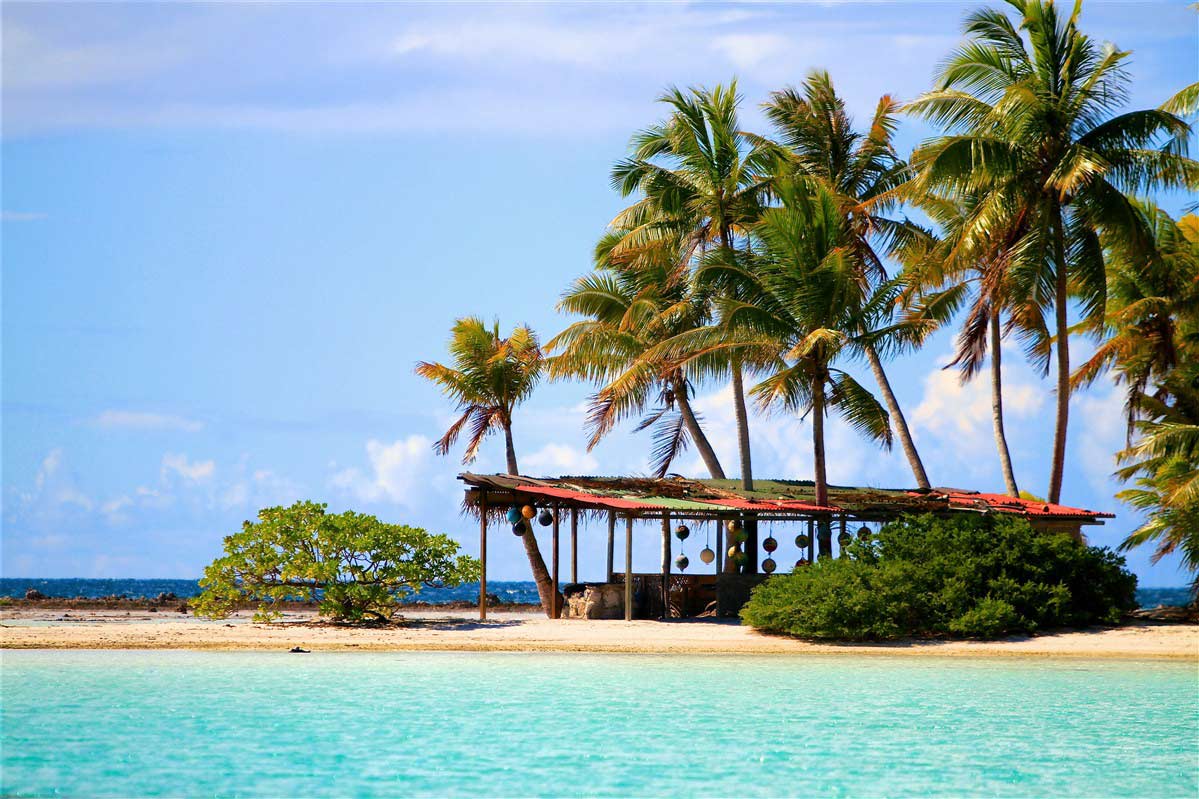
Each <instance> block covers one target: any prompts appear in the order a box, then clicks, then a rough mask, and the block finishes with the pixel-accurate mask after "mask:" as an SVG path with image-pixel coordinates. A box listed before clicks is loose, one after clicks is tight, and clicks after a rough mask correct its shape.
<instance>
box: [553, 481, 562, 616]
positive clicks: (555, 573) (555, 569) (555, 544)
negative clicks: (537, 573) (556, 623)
mask: <svg viewBox="0 0 1199 799" xmlns="http://www.w3.org/2000/svg"><path fill="white" fill-rule="evenodd" d="M553 514H554V542H553V548H552V550H551V552H552V554H551V556H550V558H551V562H552V565H551V566H550V569H551V571H552V572H553V574H552V575H551V577H550V579H552V580H553V581H554V590H553V592H552V593H551V594H550V618H551V619H557V618H560V617H561V615H562V608H560V607H558V503H557V502H555V503H554V504H553Z"/></svg>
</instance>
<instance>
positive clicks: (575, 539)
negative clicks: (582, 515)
mask: <svg viewBox="0 0 1199 799" xmlns="http://www.w3.org/2000/svg"><path fill="white" fill-rule="evenodd" d="M570 581H571V582H572V583H577V582H578V581H579V509H578V508H571V509H570Z"/></svg>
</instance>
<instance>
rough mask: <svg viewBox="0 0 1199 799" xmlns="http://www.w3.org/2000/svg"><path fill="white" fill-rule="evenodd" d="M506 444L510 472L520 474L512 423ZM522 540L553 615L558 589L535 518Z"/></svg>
mask: <svg viewBox="0 0 1199 799" xmlns="http://www.w3.org/2000/svg"><path fill="white" fill-rule="evenodd" d="M504 444H505V445H506V447H507V455H508V474H520V470H519V468H518V467H517V465H516V448H515V447H514V446H513V445H512V425H510V424H506V425H504ZM520 540H521V541H522V542H523V543H524V545H525V555H526V556H527V557H528V558H529V568H530V569H531V570H532V572H533V582H535V583H537V596H538V597H539V598H540V599H541V609H542V610H544V611H545V615H547V616H550V617H551V618H552V617H553V616H552V614H553V612H554V592H555V591H557V586H555V585H554V578H553V577H551V576H550V571H549V569H547V568H546V567H545V558H543V557H541V548H540V547H539V546H537V536H536V535H534V534H533V520H532V519H528V520H526V521H525V532H524V534H523V535H521V537H520ZM561 597H562V595H561V594H559V595H558V602H557V604H558V607H562V598H561Z"/></svg>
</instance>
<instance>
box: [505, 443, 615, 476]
mask: <svg viewBox="0 0 1199 799" xmlns="http://www.w3.org/2000/svg"><path fill="white" fill-rule="evenodd" d="M598 466H599V462H598V461H597V460H596V459H595V458H594V457H592V455H591V453H589V452H585V451H584V450H581V449H576V448H575V447H571V446H567V445H565V444H546V445H545V446H544V447H542V448H541V449H539V450H537V451H536V452H534V453H533V454H532V455H526V456H525V457H523V458H521V462H520V468H521V472H522V473H523V474H542V475H546V476H551V477H553V476H558V475H569V474H575V475H583V474H594V473H595V470H596V468H597V467H598Z"/></svg>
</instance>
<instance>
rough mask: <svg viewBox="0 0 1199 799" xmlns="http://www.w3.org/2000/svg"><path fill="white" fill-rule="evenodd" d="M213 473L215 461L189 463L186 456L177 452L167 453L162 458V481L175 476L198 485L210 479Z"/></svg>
mask: <svg viewBox="0 0 1199 799" xmlns="http://www.w3.org/2000/svg"><path fill="white" fill-rule="evenodd" d="M215 471H216V462H215V461H211V460H208V461H189V460H188V459H187V456H186V455H184V454H182V453H177V452H168V453H166V454H165V455H163V456H162V470H161V474H162V478H163V479H164V480H166V479H167V478H168V477H170V476H171V475H172V474H176V475H179V476H180V477H182V478H183V479H184V480H187V481H189V482H193V483H198V482H201V481H203V480H208V479H209V478H211V477H212V475H213V473H214V472H215Z"/></svg>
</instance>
